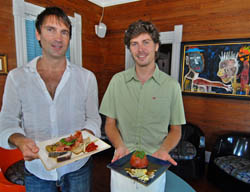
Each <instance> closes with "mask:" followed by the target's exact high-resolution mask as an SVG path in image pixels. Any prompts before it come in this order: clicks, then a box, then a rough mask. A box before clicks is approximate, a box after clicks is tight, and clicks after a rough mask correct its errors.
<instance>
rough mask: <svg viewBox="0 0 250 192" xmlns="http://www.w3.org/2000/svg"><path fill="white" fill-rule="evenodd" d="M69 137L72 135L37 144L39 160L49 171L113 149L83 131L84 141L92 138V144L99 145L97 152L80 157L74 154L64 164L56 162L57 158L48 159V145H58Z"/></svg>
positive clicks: (80, 155) (82, 154)
mask: <svg viewBox="0 0 250 192" xmlns="http://www.w3.org/2000/svg"><path fill="white" fill-rule="evenodd" d="M68 136H70V135H65V136H62V137H58V138H54V139H50V140H46V141H43V142H39V143H37V146H38V147H39V149H40V150H39V153H38V155H39V158H40V159H41V161H42V163H43V165H44V167H45V168H46V169H47V170H52V169H55V168H59V167H61V166H64V165H67V164H69V163H72V162H74V161H77V160H79V159H82V158H85V157H88V156H91V155H93V154H95V153H98V152H100V151H104V150H106V149H108V148H110V147H111V146H110V145H109V144H107V143H105V142H104V141H102V140H101V139H99V138H97V137H95V136H93V135H91V134H90V133H89V132H87V131H82V137H83V139H86V138H88V137H90V140H91V142H92V141H95V144H96V145H98V148H97V149H96V150H95V151H91V152H85V153H83V152H81V153H79V154H78V155H76V154H74V153H72V156H71V159H69V160H66V161H63V162H59V163H58V162H57V161H56V158H51V157H48V152H47V151H46V149H45V147H46V145H51V144H53V143H56V142H57V141H59V140H60V139H62V138H65V137H68Z"/></svg>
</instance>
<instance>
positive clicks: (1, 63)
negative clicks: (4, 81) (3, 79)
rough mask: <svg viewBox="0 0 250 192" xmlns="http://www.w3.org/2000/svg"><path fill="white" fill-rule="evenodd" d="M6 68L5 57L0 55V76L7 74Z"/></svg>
mask: <svg viewBox="0 0 250 192" xmlns="http://www.w3.org/2000/svg"><path fill="white" fill-rule="evenodd" d="M7 73H8V66H7V55H5V54H0V74H7Z"/></svg>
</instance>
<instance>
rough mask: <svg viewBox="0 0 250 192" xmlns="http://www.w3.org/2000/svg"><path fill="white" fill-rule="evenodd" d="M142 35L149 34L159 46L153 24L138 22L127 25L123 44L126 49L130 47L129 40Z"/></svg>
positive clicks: (157, 33) (158, 37) (158, 38)
mask: <svg viewBox="0 0 250 192" xmlns="http://www.w3.org/2000/svg"><path fill="white" fill-rule="evenodd" d="M142 33H147V34H149V35H150V36H151V38H152V40H153V41H154V43H159V45H160V43H161V42H160V34H159V32H158V30H157V28H156V27H155V26H154V24H153V23H151V22H149V21H142V20H138V21H136V22H134V23H132V24H131V25H129V27H128V29H127V31H126V32H125V37H124V43H125V45H126V46H127V48H128V49H129V47H130V40H131V39H133V38H135V37H137V36H138V35H140V34H142Z"/></svg>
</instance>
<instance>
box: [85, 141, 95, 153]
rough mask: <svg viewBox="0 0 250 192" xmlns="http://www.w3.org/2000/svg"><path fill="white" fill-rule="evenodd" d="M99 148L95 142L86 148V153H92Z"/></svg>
mask: <svg viewBox="0 0 250 192" xmlns="http://www.w3.org/2000/svg"><path fill="white" fill-rule="evenodd" d="M97 147H98V145H96V144H95V143H94V142H91V143H90V144H88V146H87V147H86V152H91V151H94V150H96V149H97Z"/></svg>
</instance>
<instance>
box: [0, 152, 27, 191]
mask: <svg viewBox="0 0 250 192" xmlns="http://www.w3.org/2000/svg"><path fill="white" fill-rule="evenodd" d="M0 157H1V159H0V191H1V192H25V187H24V186H23V185H16V184H14V183H11V182H9V181H8V180H7V179H6V177H5V175H4V173H5V172H6V170H7V169H8V167H9V166H11V165H12V164H14V163H16V162H17V161H19V160H22V159H23V155H22V153H21V151H20V150H19V149H12V150H8V149H3V148H1V147H0Z"/></svg>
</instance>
